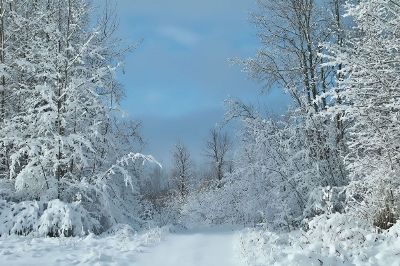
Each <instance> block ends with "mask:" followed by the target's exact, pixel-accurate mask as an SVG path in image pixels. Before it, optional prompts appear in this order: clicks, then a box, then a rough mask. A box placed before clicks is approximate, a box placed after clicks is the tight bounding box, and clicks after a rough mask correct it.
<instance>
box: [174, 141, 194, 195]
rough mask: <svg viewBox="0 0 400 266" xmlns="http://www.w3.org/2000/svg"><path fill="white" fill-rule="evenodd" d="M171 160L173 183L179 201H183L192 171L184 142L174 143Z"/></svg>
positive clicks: (188, 187) (187, 191)
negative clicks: (172, 161) (172, 162)
mask: <svg viewBox="0 0 400 266" xmlns="http://www.w3.org/2000/svg"><path fill="white" fill-rule="evenodd" d="M173 160H174V165H173V170H172V178H173V183H174V184H175V186H176V189H177V193H178V195H179V198H180V201H181V202H185V200H186V198H187V196H188V194H189V191H190V185H191V182H192V181H193V180H192V178H193V172H192V161H191V158H190V153H189V151H188V149H187V148H186V146H185V145H184V144H182V143H177V144H176V145H175V147H174V151H173Z"/></svg>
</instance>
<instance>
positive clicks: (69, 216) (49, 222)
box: [37, 200, 100, 236]
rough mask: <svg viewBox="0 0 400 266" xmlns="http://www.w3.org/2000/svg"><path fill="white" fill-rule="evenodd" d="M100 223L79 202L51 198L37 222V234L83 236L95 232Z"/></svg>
mask: <svg viewBox="0 0 400 266" xmlns="http://www.w3.org/2000/svg"><path fill="white" fill-rule="evenodd" d="M99 228H100V223H99V221H97V220H96V219H94V218H92V217H91V216H90V214H89V213H88V212H87V211H86V210H85V209H84V208H83V207H82V205H81V204H80V202H73V203H64V202H62V201H60V200H52V201H50V202H49V203H47V208H46V209H45V210H44V212H43V213H42V214H41V216H40V218H39V221H38V223H37V234H38V235H39V236H83V235H86V234H88V233H90V232H96V231H98V229H99Z"/></svg>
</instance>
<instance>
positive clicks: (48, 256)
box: [0, 227, 167, 266]
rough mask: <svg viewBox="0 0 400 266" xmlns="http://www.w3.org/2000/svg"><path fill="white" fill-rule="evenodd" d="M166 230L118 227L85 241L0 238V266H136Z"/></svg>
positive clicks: (75, 239) (91, 236)
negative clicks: (137, 230)
mask: <svg viewBox="0 0 400 266" xmlns="http://www.w3.org/2000/svg"><path fill="white" fill-rule="evenodd" d="M166 234H167V229H165V228H163V229H160V228H157V229H152V230H149V231H147V232H145V233H142V234H135V233H134V232H133V231H132V230H130V229H129V227H120V228H118V229H117V230H114V232H112V233H109V234H108V235H106V234H105V235H102V236H95V235H89V236H87V237H85V238H79V237H73V238H32V237H2V238H0V265H7V266H14V265H15V266H16V265H21V266H22V265H40V266H47V265H49V266H50V265H118V266H119V265H139V264H136V263H135V261H136V258H137V255H138V253H140V252H143V251H144V250H146V249H148V248H150V247H151V246H153V245H156V244H157V243H159V242H160V241H161V240H162V239H163V238H164V237H165V235H166Z"/></svg>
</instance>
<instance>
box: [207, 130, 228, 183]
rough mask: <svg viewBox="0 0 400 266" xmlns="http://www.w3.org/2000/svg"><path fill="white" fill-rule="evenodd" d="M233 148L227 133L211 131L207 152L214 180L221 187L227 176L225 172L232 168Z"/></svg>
mask: <svg viewBox="0 0 400 266" xmlns="http://www.w3.org/2000/svg"><path fill="white" fill-rule="evenodd" d="M231 148H232V143H231V140H230V139H229V137H228V134H227V133H226V132H221V130H220V129H217V128H213V129H211V130H210V133H209V135H208V139H207V141H206V147H205V152H206V156H207V157H208V159H209V160H210V163H211V167H212V173H213V175H214V178H215V179H216V181H217V182H218V183H219V185H221V181H222V179H223V178H224V176H225V171H227V170H228V167H230V166H231V165H230V161H229V158H228V156H229V152H230V150H231Z"/></svg>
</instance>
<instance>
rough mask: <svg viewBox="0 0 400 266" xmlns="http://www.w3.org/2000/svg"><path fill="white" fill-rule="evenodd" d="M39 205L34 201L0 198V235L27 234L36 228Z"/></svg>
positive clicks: (39, 211)
mask: <svg viewBox="0 0 400 266" xmlns="http://www.w3.org/2000/svg"><path fill="white" fill-rule="evenodd" d="M41 211H42V210H41V206H40V204H39V203H38V202H35V201H24V202H20V203H13V202H7V201H5V200H0V236H4V235H28V234H30V233H32V232H33V231H35V230H36V229H37V225H38V220H39V217H40V213H41Z"/></svg>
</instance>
